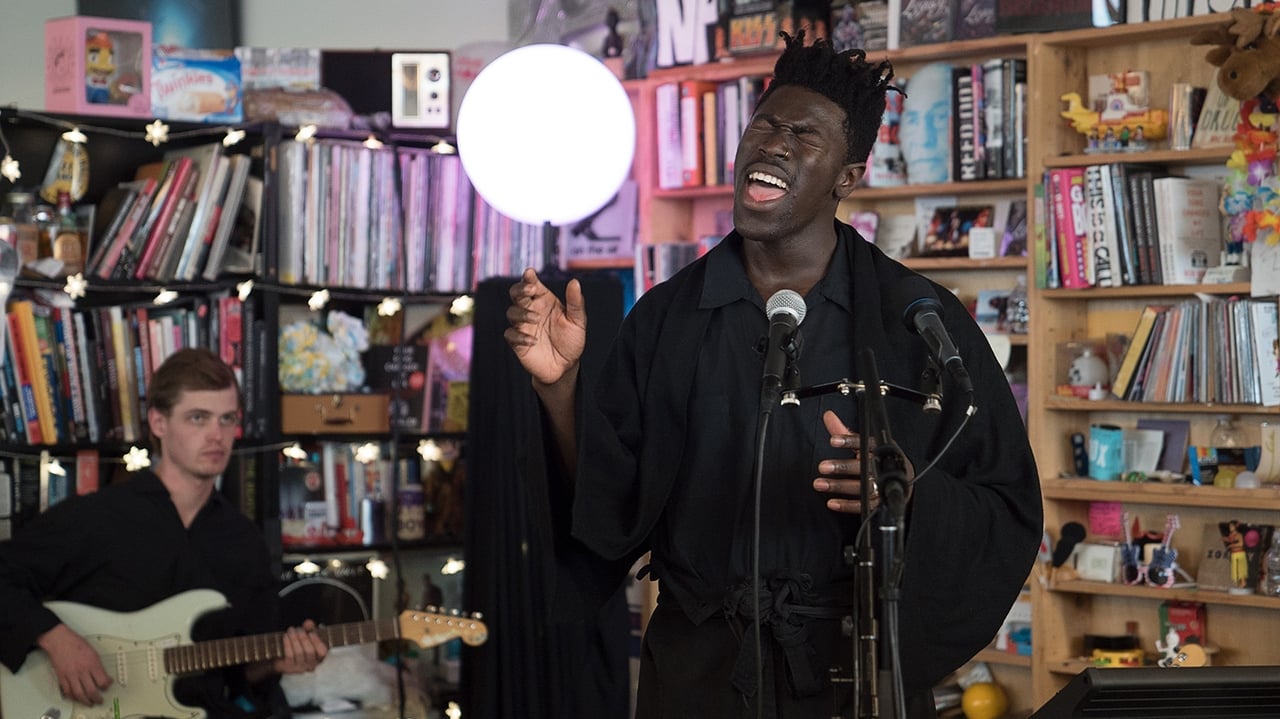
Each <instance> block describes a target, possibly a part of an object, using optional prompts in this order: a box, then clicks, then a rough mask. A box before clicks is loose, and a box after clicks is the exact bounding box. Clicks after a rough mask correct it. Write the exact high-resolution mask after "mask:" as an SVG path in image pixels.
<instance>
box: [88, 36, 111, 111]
mask: <svg viewBox="0 0 1280 719" xmlns="http://www.w3.org/2000/svg"><path fill="white" fill-rule="evenodd" d="M84 47H85V61H84V72H85V79H84V81H85V100H87V101H88V102H92V103H94V104H98V105H105V104H109V103H110V102H111V100H112V98H111V83H112V81H113V80H114V79H115V77H114V76H115V72H116V61H115V44H114V43H113V42H111V36H110V35H108V34H106V33H105V32H96V33H94V34H93V35H92V36H90V37H89V39H88V40H86V41H85V45H84Z"/></svg>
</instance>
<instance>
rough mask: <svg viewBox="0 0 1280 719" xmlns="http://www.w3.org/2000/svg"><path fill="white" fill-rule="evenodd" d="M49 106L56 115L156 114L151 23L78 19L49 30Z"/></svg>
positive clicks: (49, 25) (48, 25)
mask: <svg viewBox="0 0 1280 719" xmlns="http://www.w3.org/2000/svg"><path fill="white" fill-rule="evenodd" d="M44 57H45V59H44V66H45V70H44V106H45V109H46V110H51V111H53V112H68V113H73V114H78V115H109V116H114V117H150V115H151V23H149V22H144V21H140V20H117V19H113V18H100V17H89V16H85V15H74V16H71V17H61V18H54V19H52V20H47V21H46V22H45V25H44Z"/></svg>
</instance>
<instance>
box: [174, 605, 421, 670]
mask: <svg viewBox="0 0 1280 719" xmlns="http://www.w3.org/2000/svg"><path fill="white" fill-rule="evenodd" d="M316 633H317V634H319V635H320V638H321V639H323V640H324V642H325V643H326V644H328V645H329V646H330V647H342V646H347V645H349V644H367V643H369V642H380V641H383V640H386V639H398V638H399V637H400V632H399V623H398V622H397V620H396V619H395V618H394V617H393V618H390V619H375V620H373V621H368V622H351V623H349V624H333V625H329V626H320V627H316ZM283 656H284V632H275V633H272V634H255V635H253V636H248V637H231V638H228V639H212V640H209V641H205V642H197V643H195V644H186V645H183V646H180V647H170V648H168V649H166V650H164V666H165V670H166V671H168V672H169V673H170V674H189V673H191V672H202V671H208V670H210V669H218V668H221V667H229V666H234V665H236V664H250V663H252V662H260V661H266V660H268V659H276V658H279V657H283Z"/></svg>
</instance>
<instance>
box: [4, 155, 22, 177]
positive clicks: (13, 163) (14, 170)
mask: <svg viewBox="0 0 1280 719" xmlns="http://www.w3.org/2000/svg"><path fill="white" fill-rule="evenodd" d="M0 175H4V177H5V179H7V180H9V182H17V181H18V178H19V177H22V171H21V170H19V169H18V161H17V160H15V159H13V155H5V156H4V159H3V160H0Z"/></svg>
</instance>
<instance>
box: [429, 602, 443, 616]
mask: <svg viewBox="0 0 1280 719" xmlns="http://www.w3.org/2000/svg"><path fill="white" fill-rule="evenodd" d="M427 611H428V612H430V613H432V614H438V613H439V612H440V607H437V606H435V605H434V604H428V605H427Z"/></svg>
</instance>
